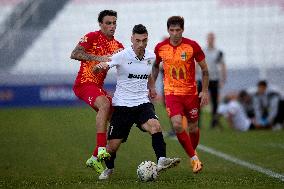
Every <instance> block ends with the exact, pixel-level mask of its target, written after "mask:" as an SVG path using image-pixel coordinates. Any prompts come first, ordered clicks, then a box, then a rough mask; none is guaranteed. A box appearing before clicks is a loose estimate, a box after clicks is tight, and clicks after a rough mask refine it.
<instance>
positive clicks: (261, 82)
mask: <svg viewBox="0 0 284 189" xmlns="http://www.w3.org/2000/svg"><path fill="white" fill-rule="evenodd" d="M257 86H258V87H260V86H263V87H267V82H266V81H265V80H260V81H259V82H258V83H257Z"/></svg>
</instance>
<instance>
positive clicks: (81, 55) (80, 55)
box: [70, 45, 103, 62]
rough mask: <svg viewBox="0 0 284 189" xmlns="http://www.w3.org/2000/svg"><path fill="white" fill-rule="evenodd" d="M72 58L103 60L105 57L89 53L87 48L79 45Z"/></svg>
mask: <svg viewBox="0 0 284 189" xmlns="http://www.w3.org/2000/svg"><path fill="white" fill-rule="evenodd" d="M70 58H71V59H74V60H79V61H99V62H101V61H103V58H102V57H100V56H95V55H92V54H88V53H86V52H85V48H84V47H82V46H80V45H77V46H76V47H75V49H74V50H73V52H72V53H71V57H70Z"/></svg>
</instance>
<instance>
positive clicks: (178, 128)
mask: <svg viewBox="0 0 284 189" xmlns="http://www.w3.org/2000/svg"><path fill="white" fill-rule="evenodd" d="M172 125H173V129H174V131H175V132H176V133H180V132H182V130H183V127H182V122H181V121H179V120H175V121H173V122H172Z"/></svg>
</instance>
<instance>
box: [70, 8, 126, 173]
mask: <svg viewBox="0 0 284 189" xmlns="http://www.w3.org/2000/svg"><path fill="white" fill-rule="evenodd" d="M116 19H117V13H116V12H115V11H113V10H104V11H101V12H100V13H99V16H98V22H99V25H100V30H99V31H95V32H90V33H88V34H86V35H85V36H84V37H82V38H81V40H80V42H79V43H78V45H77V46H76V47H75V49H74V50H73V52H72V54H71V58H72V59H75V60H79V61H81V67H80V70H79V72H78V75H77V78H76V81H75V84H74V88H73V90H74V93H75V94H76V96H77V97H78V98H80V99H81V100H83V101H85V102H86V103H87V104H88V105H90V106H91V107H92V108H93V109H94V110H96V111H97V116H96V129H97V144H96V148H95V149H94V152H93V155H92V157H91V158H90V159H88V160H87V162H86V164H87V166H88V167H92V168H94V169H95V170H96V171H97V172H98V173H101V172H102V171H103V170H104V168H103V167H102V164H101V161H102V160H103V159H104V158H107V157H109V154H108V153H107V152H106V149H105V146H106V130H107V126H106V125H107V119H108V117H109V114H110V108H111V97H110V96H109V95H108V94H107V92H106V91H105V90H104V89H103V84H104V79H105V77H106V74H107V70H106V71H104V72H98V73H95V72H94V71H93V68H94V67H95V65H97V64H98V63H99V62H107V61H110V56H111V55H112V54H114V53H116V52H118V51H119V50H121V49H123V45H122V44H121V43H120V42H118V41H117V40H115V39H114V33H115V29H116Z"/></svg>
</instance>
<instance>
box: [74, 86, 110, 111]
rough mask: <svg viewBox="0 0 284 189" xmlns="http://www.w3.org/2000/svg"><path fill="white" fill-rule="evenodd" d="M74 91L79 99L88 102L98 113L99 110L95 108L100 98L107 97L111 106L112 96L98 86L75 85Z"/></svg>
mask: <svg viewBox="0 0 284 189" xmlns="http://www.w3.org/2000/svg"><path fill="white" fill-rule="evenodd" d="M73 91H74V93H75V95H76V96H77V97H78V98H79V99H81V100H83V101H84V102H86V103H87V104H88V105H89V106H91V107H92V108H93V109H94V110H96V111H98V109H97V108H96V107H95V106H94V103H95V101H96V99H97V97H99V96H106V97H107V98H108V100H109V101H110V104H111V96H109V95H108V94H107V92H106V91H105V90H104V89H103V88H101V87H98V86H96V85H84V84H83V85H75V86H74V87H73Z"/></svg>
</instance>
